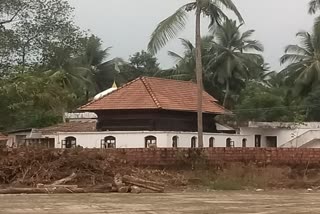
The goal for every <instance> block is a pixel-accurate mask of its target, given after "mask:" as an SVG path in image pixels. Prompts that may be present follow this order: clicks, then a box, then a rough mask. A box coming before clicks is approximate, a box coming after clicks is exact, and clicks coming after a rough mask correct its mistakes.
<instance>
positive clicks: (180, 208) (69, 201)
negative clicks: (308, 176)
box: [0, 191, 320, 214]
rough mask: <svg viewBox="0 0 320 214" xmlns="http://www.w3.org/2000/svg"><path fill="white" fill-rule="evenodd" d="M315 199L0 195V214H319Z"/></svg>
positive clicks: (229, 194)
mask: <svg viewBox="0 0 320 214" xmlns="http://www.w3.org/2000/svg"><path fill="white" fill-rule="evenodd" d="M319 197H320V193H307V192H306V191H272V192H259V193H257V192H248V191H216V192H207V193H203V192H202V193H201V192H198V193H194V192H193V193H165V194H73V195H0V213H1V214H2V213H3V214H11V213H14V214H29V213H32V214H37V213H39V214H40V213H41V214H43V213H46V214H56V213H64V214H78V213H86V214H90V213H92V214H93V213H95V214H97V213H110V214H115V213H117V214H121V213H123V214H127V213H140V214H147V213H148V214H152V213H157V214H168V213H170V214H185V213H190V214H191V213H192V214H193V213H198V214H215V213H217V214H235V213H237V214H240V213H245V214H249V213H256V214H276V213H280V214H282V213H288V214H293V213H320V203H319Z"/></svg>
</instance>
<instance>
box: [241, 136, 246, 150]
mask: <svg viewBox="0 0 320 214" xmlns="http://www.w3.org/2000/svg"><path fill="white" fill-rule="evenodd" d="M242 147H243V148H246V147H247V138H243V139H242Z"/></svg>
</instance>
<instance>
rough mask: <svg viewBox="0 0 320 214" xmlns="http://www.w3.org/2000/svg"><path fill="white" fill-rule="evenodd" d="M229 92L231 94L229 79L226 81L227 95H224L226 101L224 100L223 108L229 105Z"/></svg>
mask: <svg viewBox="0 0 320 214" xmlns="http://www.w3.org/2000/svg"><path fill="white" fill-rule="evenodd" d="M229 92H230V83H229V79H228V80H227V81H226V93H225V95H224V99H223V107H226V105H227V100H228V98H229Z"/></svg>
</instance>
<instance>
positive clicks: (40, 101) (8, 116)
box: [0, 72, 74, 130]
mask: <svg viewBox="0 0 320 214" xmlns="http://www.w3.org/2000/svg"><path fill="white" fill-rule="evenodd" d="M0 97H1V105H0V117H1V122H0V127H2V129H7V130H8V129H16V128H26V127H43V126H47V125H51V124H54V123H56V122H59V121H62V114H63V113H64V111H65V110H68V109H71V108H72V107H74V106H73V102H74V97H73V94H72V93H71V92H70V91H68V90H66V89H63V88H61V87H60V85H59V84H57V83H56V82H55V81H52V79H51V78H49V77H46V76H45V75H44V74H42V73H39V72H32V73H31V72H28V73H25V74H18V75H12V76H10V77H7V78H5V79H2V80H0Z"/></svg>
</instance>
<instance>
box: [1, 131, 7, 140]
mask: <svg viewBox="0 0 320 214" xmlns="http://www.w3.org/2000/svg"><path fill="white" fill-rule="evenodd" d="M4 140H8V137H7V136H5V135H4V134H2V133H0V141H4Z"/></svg>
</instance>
